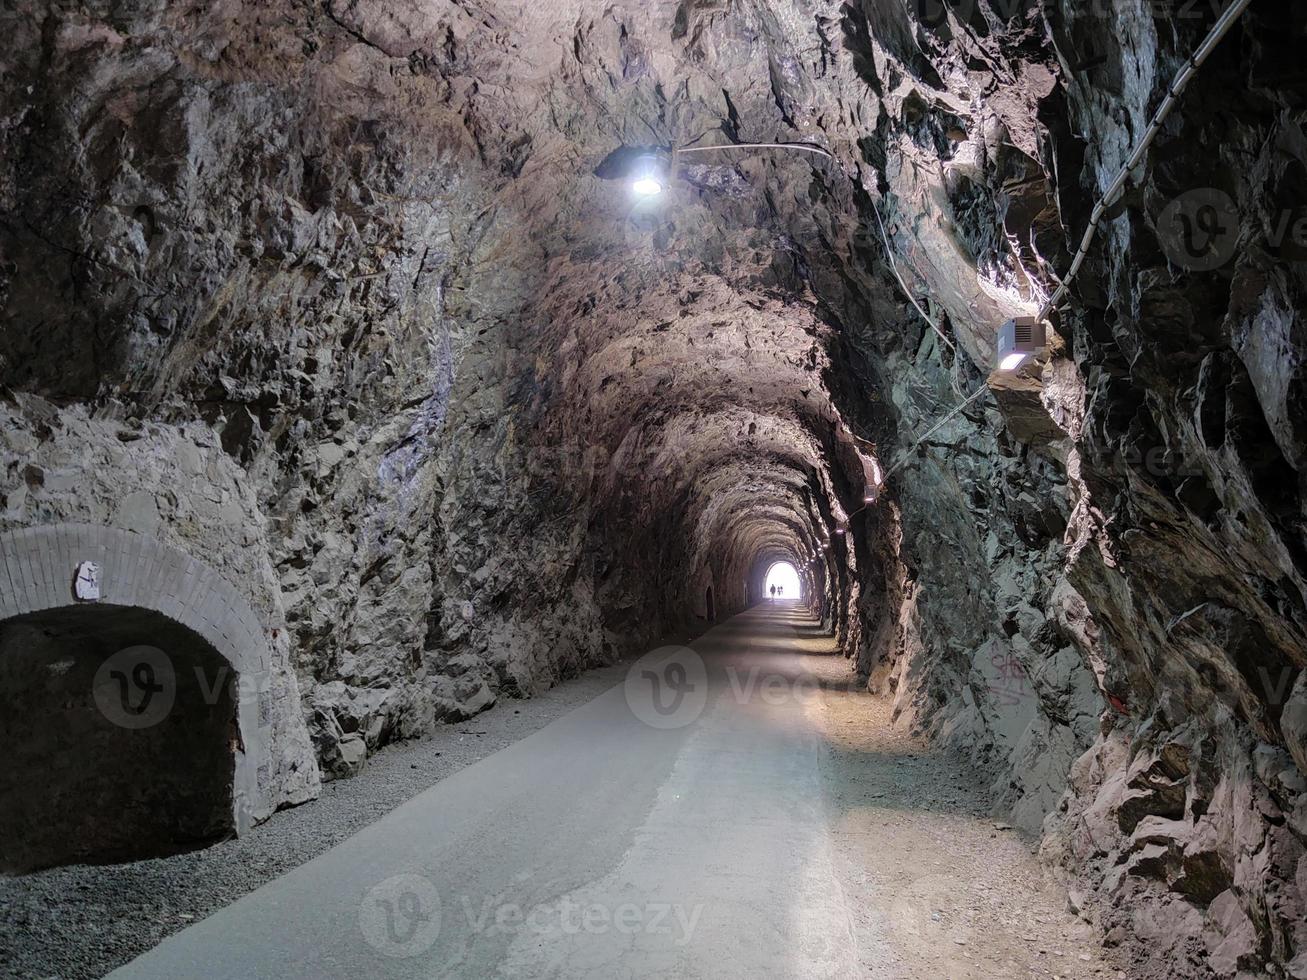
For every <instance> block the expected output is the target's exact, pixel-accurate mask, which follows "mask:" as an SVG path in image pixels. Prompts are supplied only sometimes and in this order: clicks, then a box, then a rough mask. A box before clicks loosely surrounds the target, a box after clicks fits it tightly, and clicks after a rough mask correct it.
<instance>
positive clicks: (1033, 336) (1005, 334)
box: [998, 316, 1047, 371]
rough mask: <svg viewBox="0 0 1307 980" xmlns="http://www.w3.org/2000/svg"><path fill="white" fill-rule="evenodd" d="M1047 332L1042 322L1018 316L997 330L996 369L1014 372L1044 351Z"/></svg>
mask: <svg viewBox="0 0 1307 980" xmlns="http://www.w3.org/2000/svg"><path fill="white" fill-rule="evenodd" d="M1046 343H1047V331H1046V329H1045V327H1044V321H1043V320H1041V319H1039V317H1034V316H1019V317H1016V318H1014V319H1011V320H1009V321H1008V322H1007V323H1005V324H1003V326H1001V327H999V328H998V369H999V370H1000V371H1015V370H1016V369H1017V368H1019V367H1021V365H1022V364H1025V363H1026V361H1028V360H1029V359H1030V358H1032V357H1034V356H1035V355H1036V354H1038V353H1039V352H1040V351H1041V350H1043V349H1044V346H1045V344H1046Z"/></svg>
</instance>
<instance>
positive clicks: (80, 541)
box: [0, 524, 272, 833]
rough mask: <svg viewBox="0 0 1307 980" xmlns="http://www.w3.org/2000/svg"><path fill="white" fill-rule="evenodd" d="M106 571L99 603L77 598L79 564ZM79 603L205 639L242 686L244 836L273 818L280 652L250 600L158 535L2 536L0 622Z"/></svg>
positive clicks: (94, 531)
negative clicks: (159, 619)
mask: <svg viewBox="0 0 1307 980" xmlns="http://www.w3.org/2000/svg"><path fill="white" fill-rule="evenodd" d="M84 561H93V562H96V563H97V564H98V565H99V566H100V599H99V600H98V602H80V601H79V600H77V598H76V597H75V595H74V592H73V578H74V574H75V572H76V569H77V566H78V565H80V564H81V563H82V562H84ZM72 605H101V606H105V607H108V608H113V607H135V608H139V609H149V610H152V611H154V612H157V613H160V614H161V615H164V616H166V617H168V618H169V619H170V620H172V621H174V622H176V623H180V624H181V625H182V626H185V627H186V628H188V629H190V630H191V631H193V632H194V633H196V634H197V635H198V636H200V637H201V638H203V639H204V640H205V641H206V642H207V643H208V644H209V645H210V646H212V647H213V648H214V649H215V650H216V651H217V652H218V653H219V655H221V656H222V657H223V659H225V660H226V661H227V663H228V664H230V665H231V667H232V668H233V669H234V670H235V672H236V675H237V680H238V688H237V690H238V701H237V724H238V726H239V730H240V747H239V748H237V749H236V759H235V777H234V784H233V787H232V807H233V823H234V826H235V827H236V829H237V832H238V833H243V832H244V831H245V830H247V829H248V828H249V826H250V824H251V823H252V822H253V817H254V815H255V814H261V813H266V812H268V810H269V805H268V802H269V801H268V795H269V793H268V787H267V786H265V785H263V779H262V778H261V773H262V772H266V771H267V766H266V763H267V761H268V756H269V752H270V750H271V741H272V739H271V731H270V715H271V677H272V650H271V647H270V645H269V643H268V638H267V635H266V634H265V632H264V628H263V625H262V623H261V621H260V619H259V616H258V614H257V613H256V612H255V611H254V608H253V607H252V606H251V605H250V603H249V601H248V600H247V599H246V598H245V597H244V596H243V595H241V594H240V592H238V591H237V590H236V589H235V588H234V587H233V586H232V585H231V583H230V582H228V581H227V580H226V579H225V578H223V576H222V575H221V574H220V573H219V572H218V571H217V570H215V569H214V568H212V567H211V566H209V565H207V564H205V563H204V562H202V561H200V560H199V559H197V558H194V557H192V556H191V555H188V554H187V553H186V552H184V551H182V550H180V549H178V548H175V547H173V546H172V545H169V544H165V543H164V542H163V541H160V540H158V539H157V538H153V537H150V536H149V535H144V534H138V533H137V532H135V531H126V530H123V529H122V528H115V527H104V526H101V525H96V524H48V525H43V526H40V527H28V528H20V529H18V530H12V531H6V532H3V533H0V622H3V621H4V620H7V619H11V618H13V617H15V616H23V615H26V614H28V613H34V612H41V611H43V610H50V609H58V608H60V607H66V606H72Z"/></svg>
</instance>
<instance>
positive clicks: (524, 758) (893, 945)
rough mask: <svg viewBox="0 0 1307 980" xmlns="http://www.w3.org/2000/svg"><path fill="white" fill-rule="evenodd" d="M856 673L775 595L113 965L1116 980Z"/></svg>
mask: <svg viewBox="0 0 1307 980" xmlns="http://www.w3.org/2000/svg"><path fill="white" fill-rule="evenodd" d="M851 682H852V678H851V676H850V674H849V668H848V664H847V661H845V660H843V659H842V658H840V657H837V656H835V655H833V652H832V651H831V650H830V645H829V641H828V640H826V639H824V638H822V637H821V636H820V635H819V634H818V631H817V630H816V628H815V626H814V624H812V623H811V622H810V621H809V620H808V618H807V616H806V614H805V612H804V611H803V610H802V609H801V608H800V607H799V606H798V604H797V603H796V602H794V601H785V602H775V603H765V604H764V605H762V606H760V607H755V608H754V609H753V610H750V611H749V612H746V613H744V614H742V615H740V616H736V617H734V618H733V619H731V620H728V621H727V622H725V623H723V624H721V625H720V626H717V627H716V628H714V629H713V630H711V631H710V632H708V633H707V634H705V635H704V636H702V637H700V638H699V639H698V640H696V641H694V642H693V643H692V644H691V645H690V647H688V648H686V647H669V648H662V649H660V650H657V651H653V652H651V653H650V654H648V655H646V656H645V657H644V658H642V659H641V660H640V661H638V662H637V663H636V664H635V665H634V666H633V667H632V668H631V670H630V671H629V673H628V675H627V679H626V682H625V683H624V684H619V685H617V686H616V687H614V688H612V689H611V690H609V691H607V692H606V693H604V694H603V695H601V696H599V697H597V698H595V699H594V700H593V701H591V702H589V703H588V704H585V705H584V706H582V707H580V708H578V709H576V710H575V711H573V712H572V713H571V714H568V715H566V716H564V717H562V718H560V719H559V720H557V721H555V722H553V723H552V724H550V725H548V726H547V727H545V728H543V729H541V730H540V731H538V732H536V733H535V734H533V735H531V736H529V737H527V738H525V739H523V740H522V741H520V742H518V743H516V744H514V745H512V746H511V747H509V748H506V749H504V750H502V751H500V752H498V753H496V754H494V755H492V756H490V757H488V758H486V759H484V760H482V761H481V762H478V763H476V764H475V765H472V766H470V767H468V768H466V769H464V770H462V771H460V772H458V773H456V774H455V775H453V776H450V777H449V778H447V779H445V780H443V781H441V782H440V783H438V784H436V785H435V786H433V787H432V788H431V789H429V790H427V791H425V792H423V793H422V794H420V795H419V796H417V797H415V798H413V799H412V800H410V801H409V802H408V803H406V804H404V805H402V806H400V807H399V808H398V809H396V810H394V811H392V812H391V813H390V814H388V815H387V816H385V817H384V818H383V819H381V820H379V821H378V822H376V823H375V824H372V825H371V826H369V827H368V828H367V829H365V830H364V831H362V832H361V833H358V834H356V835H355V836H354V837H351V838H349V839H348V840H346V841H344V842H343V843H341V844H339V845H338V846H336V847H335V848H333V849H332V850H330V851H328V852H326V853H324V854H322V855H321V856H319V857H317V858H315V859H314V860H312V861H310V862H308V863H307V864H305V865H303V866H301V867H299V868H298V869H296V870H295V871H293V872H291V873H290V874H287V875H285V876H284V877H282V878H279V879H277V880H275V881H272V882H270V883H269V884H267V885H264V886H263V887H262V888H259V889H258V890H256V891H254V892H252V893H250V894H249V895H247V896H245V897H244V898H242V899H241V900H239V901H237V902H235V903H234V904H233V905H231V906H229V907H227V908H225V909H223V910H222V911H220V912H218V913H216V914H214V915H211V916H209V917H208V918H207V919H204V920H203V921H201V922H198V923H197V924H195V925H194V926H192V927H190V928H189V929H186V930H184V931H182V932H180V933H177V934H176V935H174V936H172V937H171V938H169V939H166V940H165V941H164V942H163V943H162V944H161V945H160V946H158V947H157V948H156V949H154V950H153V951H151V952H150V953H148V954H146V955H144V956H142V957H140V958H139V959H137V960H135V961H134V962H132V963H130V964H128V965H127V966H125V967H123V968H121V969H120V970H117V971H116V972H114V973H113V974H111V976H112V977H114V978H121V980H127V978H133V980H140V978H159V980H179V978H189V977H197V978H198V977H204V978H230V980H256V978H257V980H262V978H266V980H274V978H275V980H290V978H305V980H309V978H312V980H323V978H336V977H339V978H346V977H348V978H362V977H367V978H373V977H376V978H423V980H427V978H435V977H442V978H443V977H468V978H472V977H524V978H525V977H530V978H544V977H558V978H578V977H593V978H603V980H617V978H624V977H630V978H636V977H638V978H662V977H666V978H687V977H741V978H745V977H747V978H751V980H752V978H758V977H797V978H809V977H812V978H818V977H820V978H827V977H829V978H846V977H855V976H884V977H908V976H918V975H920V976H939V975H951V976H976V977H983V976H1018V975H1020V976H1025V975H1046V976H1051V975H1052V974H1053V972H1055V971H1054V969H1053V968H1052V966H1050V968H1049V969H1048V970H1047V971H1046V972H1045V971H1043V970H1042V969H1041V968H1042V966H1043V964H1042V963H1041V962H1040V957H1047V958H1049V960H1048V962H1050V963H1052V959H1051V958H1052V957H1053V955H1054V954H1056V956H1057V957H1061V958H1063V959H1065V958H1066V957H1068V956H1069V955H1070V952H1069V950H1070V948H1071V947H1073V946H1075V947H1076V948H1077V949H1080V948H1083V949H1087V950H1090V952H1089V953H1081V954H1080V956H1079V957H1078V958H1076V959H1074V960H1071V961H1070V963H1069V964H1064V965H1063V967H1062V970H1061V973H1060V975H1062V976H1079V975H1091V974H1092V973H1099V972H1102V971H1103V969H1104V967H1102V966H1101V965H1100V964H1099V963H1098V960H1097V953H1096V951H1093V950H1092V946H1091V945H1087V944H1086V937H1085V936H1084V934H1083V931H1077V930H1076V928H1075V927H1076V926H1078V925H1079V924H1078V923H1069V922H1067V921H1066V916H1065V913H1064V911H1062V910H1061V909H1059V908H1058V907H1057V902H1058V898H1057V896H1056V895H1050V894H1039V893H1038V890H1039V888H1040V887H1043V886H1041V885H1039V884H1038V882H1037V881H1036V876H1037V870H1036V869H1034V868H1033V866H1032V864H1031V859H1030V858H1029V850H1028V846H1027V845H1023V844H1022V843H1021V842H1020V841H1017V840H996V838H997V837H998V836H999V835H998V834H997V833H996V832H995V831H994V830H993V829H992V825H991V823H990V822H989V821H987V820H986V819H984V818H983V816H982V815H981V814H980V813H979V812H978V811H976V810H974V808H971V809H969V808H968V807H967V806H966V805H965V804H966V802H967V800H966V793H965V790H964V787H963V786H962V783H959V782H957V781H956V779H957V777H956V775H955V774H953V773H952V772H951V770H949V769H947V768H943V767H941V766H940V765H935V764H933V763H932V764H931V765H930V766H928V767H925V768H921V766H918V765H917V764H918V763H920V762H921V758H916V761H915V762H914V761H913V758H914V757H911V756H903V755H902V754H901V753H900V751H899V749H894V750H888V749H887V748H886V746H885V745H882V744H880V743H877V742H874V739H875V738H879V737H880V733H881V732H883V730H885V729H886V728H887V719H886V718H885V717H884V716H883V712H882V713H881V714H879V715H877V714H876V713H875V712H874V711H871V710H870V708H871V707H873V702H875V699H873V698H871V697H870V696H868V695H865V694H862V693H861V692H859V691H857V690H856V687H855V686H854V685H852V683H851ZM859 698H861V699H863V700H858V699H859ZM866 719H871V721H870V722H868V721H866ZM833 724H837V725H847V726H851V727H850V729H849V731H852V732H855V736H850V735H849V731H843V730H842V731H841V733H839V734H837V733H835V732H834V731H833V729H832V725H833ZM864 731H865V732H866V733H868V734H867V735H866V738H871V739H873V742H866V738H863V736H862V735H856V733H859V732H864ZM850 738H852V739H853V741H850ZM859 739H862V742H859ZM864 743H865V744H864ZM905 765H909V766H910V767H911V766H917V769H919V770H920V771H917V769H912V768H909V769H908V770H906V775H905V770H904V768H903V767H904V766H905ZM950 779H952V780H954V782H949V780H950ZM963 782H965V780H963ZM875 787H880V789H876V788H875ZM936 804H938V806H936ZM926 807H930V808H934V809H938V810H939V811H941V812H940V813H938V814H930V815H928V814H917V813H915V812H914V810H916V809H918V808H926ZM932 819H933V820H936V821H942V822H940V823H939V824H938V826H936V825H934V824H932V822H931V821H932ZM256 833H257V831H256ZM996 848H997V849H998V851H999V853H991V851H994V849H996ZM1005 861H1006V862H1008V863H1009V864H1011V865H1012V867H1014V868H1016V869H1018V871H1019V872H1020V874H1019V875H1018V874H1013V873H1011V869H1009V873H1007V874H1004V873H1003V871H1002V867H1003V863H1004V862H1005ZM994 872H997V873H998V874H999V875H1000V877H1001V878H1002V882H1004V883H1005V884H1002V885H1001V886H999V887H998V894H994V893H991V890H990V889H988V888H987V887H986V886H985V885H984V883H983V881H982V880H981V879H982V878H983V877H984V875H985V874H986V873H994ZM1023 875H1024V876H1027V878H1028V880H1026V879H1023V878H1022V877H1021V876H1023ZM978 884H979V886H980V887H979V890H977V885H978ZM1004 888H1006V889H1008V890H1009V891H1011V892H1012V894H1011V895H1010V896H1009V895H1005V894H1002V892H1003V889H1004ZM1009 900H1010V901H1011V907H1009V906H1008V905H1006V904H1004V903H1006V902H1008V901H1009ZM1017 909H1019V911H1020V915H1018V914H1017V912H1016V910H1017ZM1031 915H1034V916H1036V917H1037V919H1036V921H1034V922H1029V921H1026V922H1017V921H1016V920H1017V919H1018V918H1020V917H1021V916H1026V917H1029V916H1031ZM987 919H992V920H993V921H994V922H995V923H997V924H998V925H997V926H996V927H995V928H993V929H990V928H989V927H988V926H987V925H986V921H987ZM1059 928H1060V930H1061V931H1060V932H1059V931H1058V930H1059ZM1023 929H1025V930H1031V929H1036V930H1038V931H1039V935H1038V937H1037V941H1036V942H1035V943H1034V944H1033V945H1032V943H1031V939H1030V937H1029V936H1023V935H1022V934H1021V930H1023ZM982 938H983V939H984V941H983V942H982V941H981V939H982ZM1045 938H1049V939H1051V942H1045V941H1044V940H1045ZM1077 943H1078V944H1079V945H1078V946H1076V944H1077ZM969 944H970V947H971V948H967V947H968V945H969ZM1036 946H1038V947H1044V946H1048V947H1050V948H1048V949H1043V948H1040V949H1038V950H1037V949H1036V948H1035V947H1036ZM1052 946H1063V947H1068V948H1067V949H1061V948H1059V949H1053V948H1051V947H1052ZM1091 953H1092V956H1091ZM1059 962H1061V961H1059ZM1052 965H1056V964H1052ZM1014 968H1019V972H1013V973H1009V972H1006V971H1008V970H1010V969H1014ZM939 970H944V971H946V972H945V973H943V974H941V973H939V972H938V971H939ZM1027 970H1030V973H1027V972H1026V971H1027Z"/></svg>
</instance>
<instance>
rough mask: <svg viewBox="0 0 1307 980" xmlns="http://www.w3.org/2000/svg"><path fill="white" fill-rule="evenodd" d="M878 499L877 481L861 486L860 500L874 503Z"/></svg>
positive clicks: (878, 486)
mask: <svg viewBox="0 0 1307 980" xmlns="http://www.w3.org/2000/svg"><path fill="white" fill-rule="evenodd" d="M879 499H880V485H879V484H877V483H868V484H867V485H866V486H865V487H863V488H862V502H863V503H864V504H874V503H875V502H876V501H877V500H879Z"/></svg>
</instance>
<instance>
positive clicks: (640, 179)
mask: <svg viewBox="0 0 1307 980" xmlns="http://www.w3.org/2000/svg"><path fill="white" fill-rule="evenodd" d="M668 170H669V168H668V165H667V160H666V158H665V157H663V156H662V155H661V154H658V153H641V154H640V155H639V156H638V157H636V158H635V159H634V160H633V161H632V162H631V171H630V180H631V193H632V194H634V195H635V196H636V197H656V196H657V195H659V194H661V193H662V192H663V191H664V190H665V189H666V188H667V184H668V182H669V181H668V178H669V176H670V175H669V173H668Z"/></svg>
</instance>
